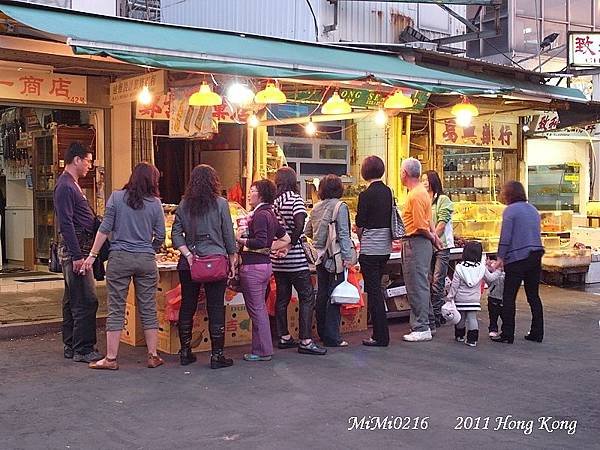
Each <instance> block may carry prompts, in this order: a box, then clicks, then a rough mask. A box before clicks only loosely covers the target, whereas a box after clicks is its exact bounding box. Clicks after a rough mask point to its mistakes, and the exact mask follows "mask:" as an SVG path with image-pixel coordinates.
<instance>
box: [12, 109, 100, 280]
mask: <svg viewBox="0 0 600 450" xmlns="http://www.w3.org/2000/svg"><path fill="white" fill-rule="evenodd" d="M97 120H98V116H97V113H96V112H94V111H89V110H76V109H50V108H47V107H32V106H3V107H0V173H1V176H0V191H1V193H2V197H1V198H0V206H1V207H2V209H1V212H2V222H1V228H2V229H1V231H2V236H3V240H2V271H3V273H7V274H11V273H14V274H18V273H20V272H23V271H33V270H35V269H36V266H37V265H44V264H46V263H47V261H48V257H49V247H50V243H51V242H52V241H53V240H54V239H55V238H56V228H55V221H54V204H53V198H52V197H53V189H54V186H55V184H56V180H57V178H58V176H59V175H60V173H61V172H62V170H63V168H64V154H65V151H66V150H67V148H68V147H69V145H70V144H71V142H73V141H78V142H82V143H83V144H84V145H86V146H88V147H89V148H90V150H91V152H92V154H93V156H94V159H95V160H96V159H97V155H96V140H97V139H96V125H95V123H96V122H97ZM97 181H98V180H97V170H96V168H94V169H93V170H91V171H90V172H89V174H88V176H87V177H86V178H85V179H83V180H81V181H80V184H81V186H82V188H83V189H84V192H85V194H86V196H87V197H88V200H90V203H91V205H92V208H93V209H94V210H97V207H96V203H97V199H98V195H97V194H98V192H97V184H98V183H97ZM99 203H103V202H99Z"/></svg>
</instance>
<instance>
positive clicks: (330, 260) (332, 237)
mask: <svg viewBox="0 0 600 450" xmlns="http://www.w3.org/2000/svg"><path fill="white" fill-rule="evenodd" d="M342 203H343V202H342V201H339V202H337V203H336V205H335V207H334V208H333V213H332V215H331V220H330V221H329V224H328V225H327V227H328V228H327V242H326V243H325V253H324V254H323V256H322V258H321V263H322V264H323V267H325V269H326V270H327V271H328V272H331V273H342V272H343V271H344V262H343V260H342V249H341V246H340V242H339V239H338V236H337V229H336V225H337V217H338V214H339V212H340V207H341V206H342ZM348 223H350V216H349V215H348ZM351 241H352V240H351ZM350 261H351V263H352V264H353V265H354V264H356V263H357V262H358V255H357V252H356V248H355V247H354V242H352V257H351V260H350Z"/></svg>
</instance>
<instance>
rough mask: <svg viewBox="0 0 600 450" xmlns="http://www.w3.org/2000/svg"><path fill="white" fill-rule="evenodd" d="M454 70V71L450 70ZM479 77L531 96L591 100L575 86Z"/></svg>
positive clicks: (436, 67)
mask: <svg viewBox="0 0 600 450" xmlns="http://www.w3.org/2000/svg"><path fill="white" fill-rule="evenodd" d="M422 67H426V68H430V69H435V70H437V71H440V72H441V71H443V72H446V73H453V74H458V75H466V74H468V73H469V72H468V71H466V70H461V69H455V68H452V69H449V68H443V69H442V68H439V67H438V66H435V65H433V64H423V65H422ZM450 70H452V72H450ZM478 78H480V79H481V80H483V81H488V82H490V83H498V84H502V85H505V86H510V92H515V93H521V94H525V95H529V96H534V97H535V96H537V97H543V98H551V99H557V100H568V101H573V102H588V101H589V100H588V99H587V97H586V96H585V94H584V93H583V92H581V91H580V90H579V89H574V88H566V87H562V86H553V85H551V84H540V83H533V82H530V81H522V80H516V79H514V78H513V79H510V80H508V79H506V78H502V77H500V76H493V75H489V74H483V73H482V74H478Z"/></svg>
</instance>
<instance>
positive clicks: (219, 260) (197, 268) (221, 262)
mask: <svg viewBox="0 0 600 450" xmlns="http://www.w3.org/2000/svg"><path fill="white" fill-rule="evenodd" d="M191 222H192V223H191V225H192V226H193V228H194V245H193V247H192V248H191V249H190V251H191V252H192V254H193V255H194V256H193V258H192V265H191V267H190V277H191V279H192V281H195V282H196V283H214V282H216V281H223V280H226V279H227V275H228V274H229V261H228V260H227V257H226V256H225V255H207V256H198V255H196V254H195V252H194V250H195V249H196V245H197V241H198V237H197V231H198V230H197V229H196V223H195V221H194V220H191ZM205 236H207V235H205Z"/></svg>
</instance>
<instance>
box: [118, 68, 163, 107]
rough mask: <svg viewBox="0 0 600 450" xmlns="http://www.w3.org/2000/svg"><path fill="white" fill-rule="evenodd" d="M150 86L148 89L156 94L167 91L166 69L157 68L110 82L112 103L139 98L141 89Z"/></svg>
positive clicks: (132, 100)
mask: <svg viewBox="0 0 600 450" xmlns="http://www.w3.org/2000/svg"><path fill="white" fill-rule="evenodd" d="M144 86H148V90H149V91H150V92H152V93H153V94H155V95H162V94H164V92H165V86H166V84H165V71H164V70H157V71H154V72H149V73H146V74H144V75H140V76H138V77H133V78H124V79H122V80H119V81H115V82H114V83H110V103H111V104H113V105H114V104H116V103H127V102H134V101H136V100H137V96H138V94H139V93H140V90H141V89H142V88H143V87H144Z"/></svg>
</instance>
